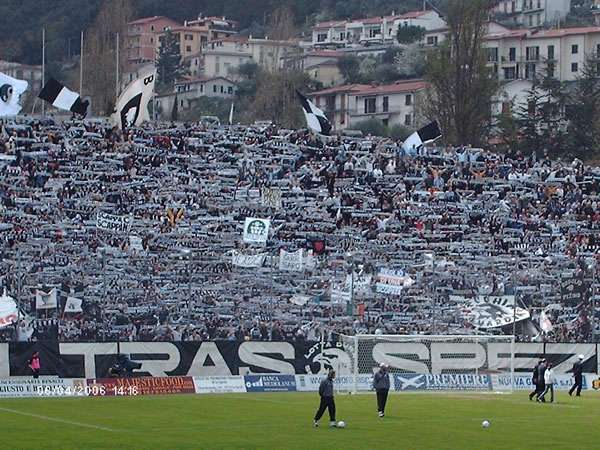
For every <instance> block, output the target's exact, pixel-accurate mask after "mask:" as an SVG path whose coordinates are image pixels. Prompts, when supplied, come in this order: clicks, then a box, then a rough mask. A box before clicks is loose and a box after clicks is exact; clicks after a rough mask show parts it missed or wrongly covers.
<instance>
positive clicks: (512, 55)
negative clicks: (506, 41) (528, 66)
mask: <svg viewBox="0 0 600 450" xmlns="http://www.w3.org/2000/svg"><path fill="white" fill-rule="evenodd" d="M508 60H509V61H513V62H514V61H516V60H517V49H516V48H515V47H511V48H509V49H508Z"/></svg>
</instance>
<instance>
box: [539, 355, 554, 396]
mask: <svg viewBox="0 0 600 450" xmlns="http://www.w3.org/2000/svg"><path fill="white" fill-rule="evenodd" d="M544 383H545V384H546V388H545V389H544V392H543V393H542V395H540V399H541V400H542V401H543V402H545V401H546V394H547V393H548V392H550V403H554V383H556V376H555V375H554V369H553V368H552V363H550V362H549V363H548V364H547V366H546V372H544Z"/></svg>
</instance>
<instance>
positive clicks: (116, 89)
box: [115, 33, 119, 105]
mask: <svg viewBox="0 0 600 450" xmlns="http://www.w3.org/2000/svg"><path fill="white" fill-rule="evenodd" d="M115 85H116V86H115V92H116V96H115V99H116V100H115V102H116V101H117V100H118V99H119V33H117V79H116V82H115ZM115 105H116V103H115Z"/></svg>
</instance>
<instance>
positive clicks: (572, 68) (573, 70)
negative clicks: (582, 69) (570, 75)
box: [571, 63, 579, 72]
mask: <svg viewBox="0 0 600 450" xmlns="http://www.w3.org/2000/svg"><path fill="white" fill-rule="evenodd" d="M578 70H579V64H577V63H571V72H577V71H578Z"/></svg>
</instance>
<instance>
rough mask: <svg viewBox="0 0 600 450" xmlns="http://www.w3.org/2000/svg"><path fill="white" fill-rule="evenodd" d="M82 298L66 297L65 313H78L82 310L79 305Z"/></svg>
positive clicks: (81, 302)
mask: <svg viewBox="0 0 600 450" xmlns="http://www.w3.org/2000/svg"><path fill="white" fill-rule="evenodd" d="M82 304H83V300H81V299H80V298H76V297H67V303H65V313H80V312H83V309H82V308H81V305H82Z"/></svg>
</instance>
